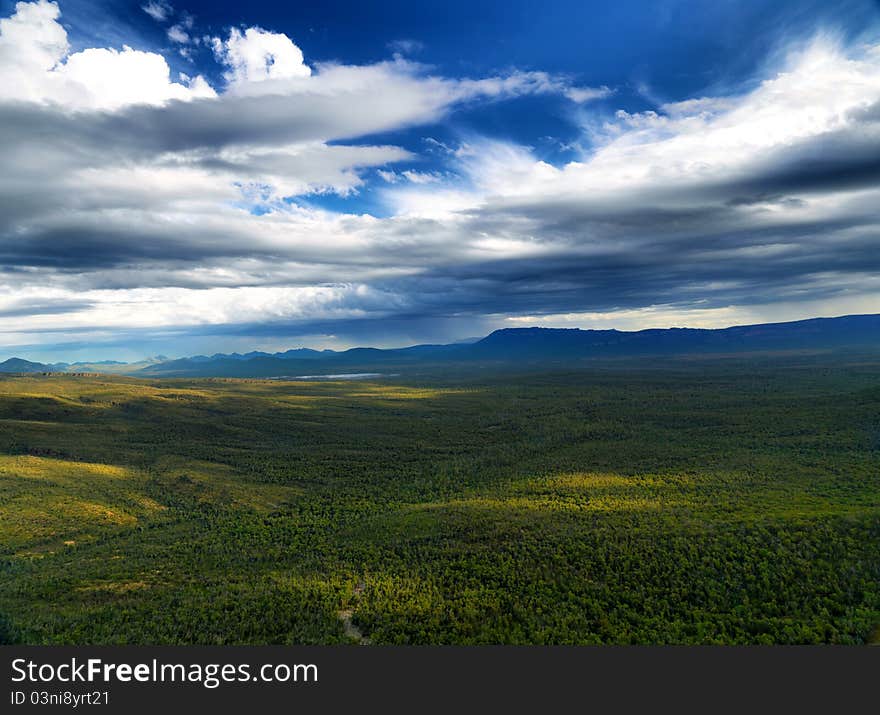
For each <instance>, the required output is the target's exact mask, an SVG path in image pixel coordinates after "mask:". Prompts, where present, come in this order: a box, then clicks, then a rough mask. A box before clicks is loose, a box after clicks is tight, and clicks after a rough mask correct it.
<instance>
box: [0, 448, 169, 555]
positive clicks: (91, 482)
mask: <svg viewBox="0 0 880 715" xmlns="http://www.w3.org/2000/svg"><path fill="white" fill-rule="evenodd" d="M146 484H147V480H146V477H145V475H143V474H141V473H139V472H137V471H135V470H132V469H130V468H127V467H120V466H118V465H113V464H103V463H95V462H77V461H72V460H66V459H55V458H49V457H35V456H32V455H0V523H2V524H3V529H2V530H0V550H9V551H12V552H24V553H27V552H30V551H33V550H34V549H36V550H37V551H45V550H47V549H49V550H51V549H54V548H58V547H59V545H62V544H65V543H67V542H69V543H67V546H68V547H72V546H74V545H75V544H76V543H78V542H88V541H90V540H93V539H94V538H95V537H96V536H97V535H98V534H100V533H104V532H106V531H107V530H115V529H120V528H131V527H133V526H135V525H136V524H137V523H138V521H139V519H141V518H143V517H147V516H152V515H155V514H158V513H160V512H161V511H163V509H164V507H163V505H161V504H159V503H158V502H156V501H155V500H154V499H152V498H150V497H149V496H148V495H147V494H146V493H145V491H144V490H145V488H146Z"/></svg>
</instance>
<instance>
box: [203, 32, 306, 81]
mask: <svg viewBox="0 0 880 715" xmlns="http://www.w3.org/2000/svg"><path fill="white" fill-rule="evenodd" d="M213 47H214V53H215V54H216V56H217V58H218V59H219V60H220V61H221V62H223V63H224V64H225V65H227V66H228V67H229V68H230V69H229V72H228V73H227V75H226V78H227V79H228V80H229V81H230V82H232V83H244V82H262V81H264V80H269V79H290V78H295V77H308V76H309V75H311V74H312V70H311V68H310V67H309V66H308V65H307V64H305V62H304V61H303V53H302V50H300V49H299V47H297V46H296V45H295V44H293V41H292V40H291V39H290V38H289V37H288V36H287V35H284V34H281V33H277V32H267V31H266V30H263V29H261V28H259V27H249V28H247V29H246V30H245V31H244V32H242V31H241V30H239V29H237V28H232V29H231V30H230V31H229V37H228V38H227V39H226V40H221V39H220V38H214V40H213Z"/></svg>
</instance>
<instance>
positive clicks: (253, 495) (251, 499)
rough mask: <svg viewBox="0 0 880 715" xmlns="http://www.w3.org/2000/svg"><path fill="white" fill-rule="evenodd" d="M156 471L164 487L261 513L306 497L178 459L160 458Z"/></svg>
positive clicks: (291, 489) (219, 466)
mask: <svg viewBox="0 0 880 715" xmlns="http://www.w3.org/2000/svg"><path fill="white" fill-rule="evenodd" d="M154 471H155V473H156V474H158V475H159V479H160V480H161V481H162V483H163V484H165V485H170V486H171V487H172V488H176V489H183V490H186V491H188V492H189V493H190V494H191V495H192V496H193V497H194V498H196V499H197V500H198V501H200V502H204V503H222V504H227V505H231V506H241V507H247V508H250V509H255V510H257V511H261V512H267V511H272V510H273V509H276V508H278V506H279V505H280V504H283V503H285V502H288V501H290V500H291V499H295V498H296V497H297V496H299V495H301V494H302V488H301V487H297V486H288V485H284V484H272V483H264V482H255V481H253V480H250V479H248V477H247V475H245V474H243V473H242V472H240V471H238V470H235V469H233V468H232V467H230V466H228V465H226V464H222V463H219V462H207V461H204V460H196V459H189V458H186V457H181V456H178V455H165V456H163V457H160V458H159V459H158V460H157V461H156V463H155V466H154Z"/></svg>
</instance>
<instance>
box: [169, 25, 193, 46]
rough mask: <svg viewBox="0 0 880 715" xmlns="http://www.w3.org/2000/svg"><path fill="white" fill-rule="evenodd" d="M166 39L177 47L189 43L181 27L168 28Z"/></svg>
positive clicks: (187, 36)
mask: <svg viewBox="0 0 880 715" xmlns="http://www.w3.org/2000/svg"><path fill="white" fill-rule="evenodd" d="M167 34H168V39H169V40H171V41H172V42H176V43H178V44H179V45H185V44H186V43H187V42H189V40H190V37H189V35H188V34H187V32H186V30H184V29H183V27H182V26H181V25H172V26H171V27H169V28H168V33H167Z"/></svg>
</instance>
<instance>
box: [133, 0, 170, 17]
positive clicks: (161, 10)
mask: <svg viewBox="0 0 880 715" xmlns="http://www.w3.org/2000/svg"><path fill="white" fill-rule="evenodd" d="M141 10H143V11H144V12H145V13H147V15H149V16H150V17H152V18H153V19H154V20H155V21H156V22H165V20H167V19H168V18H169V17H171V15H172V13H173V12H174V8H172V7H171V4H170V3H168V2H166V1H165V0H150V1H149V2H148V3H146V4H145V5H141Z"/></svg>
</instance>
